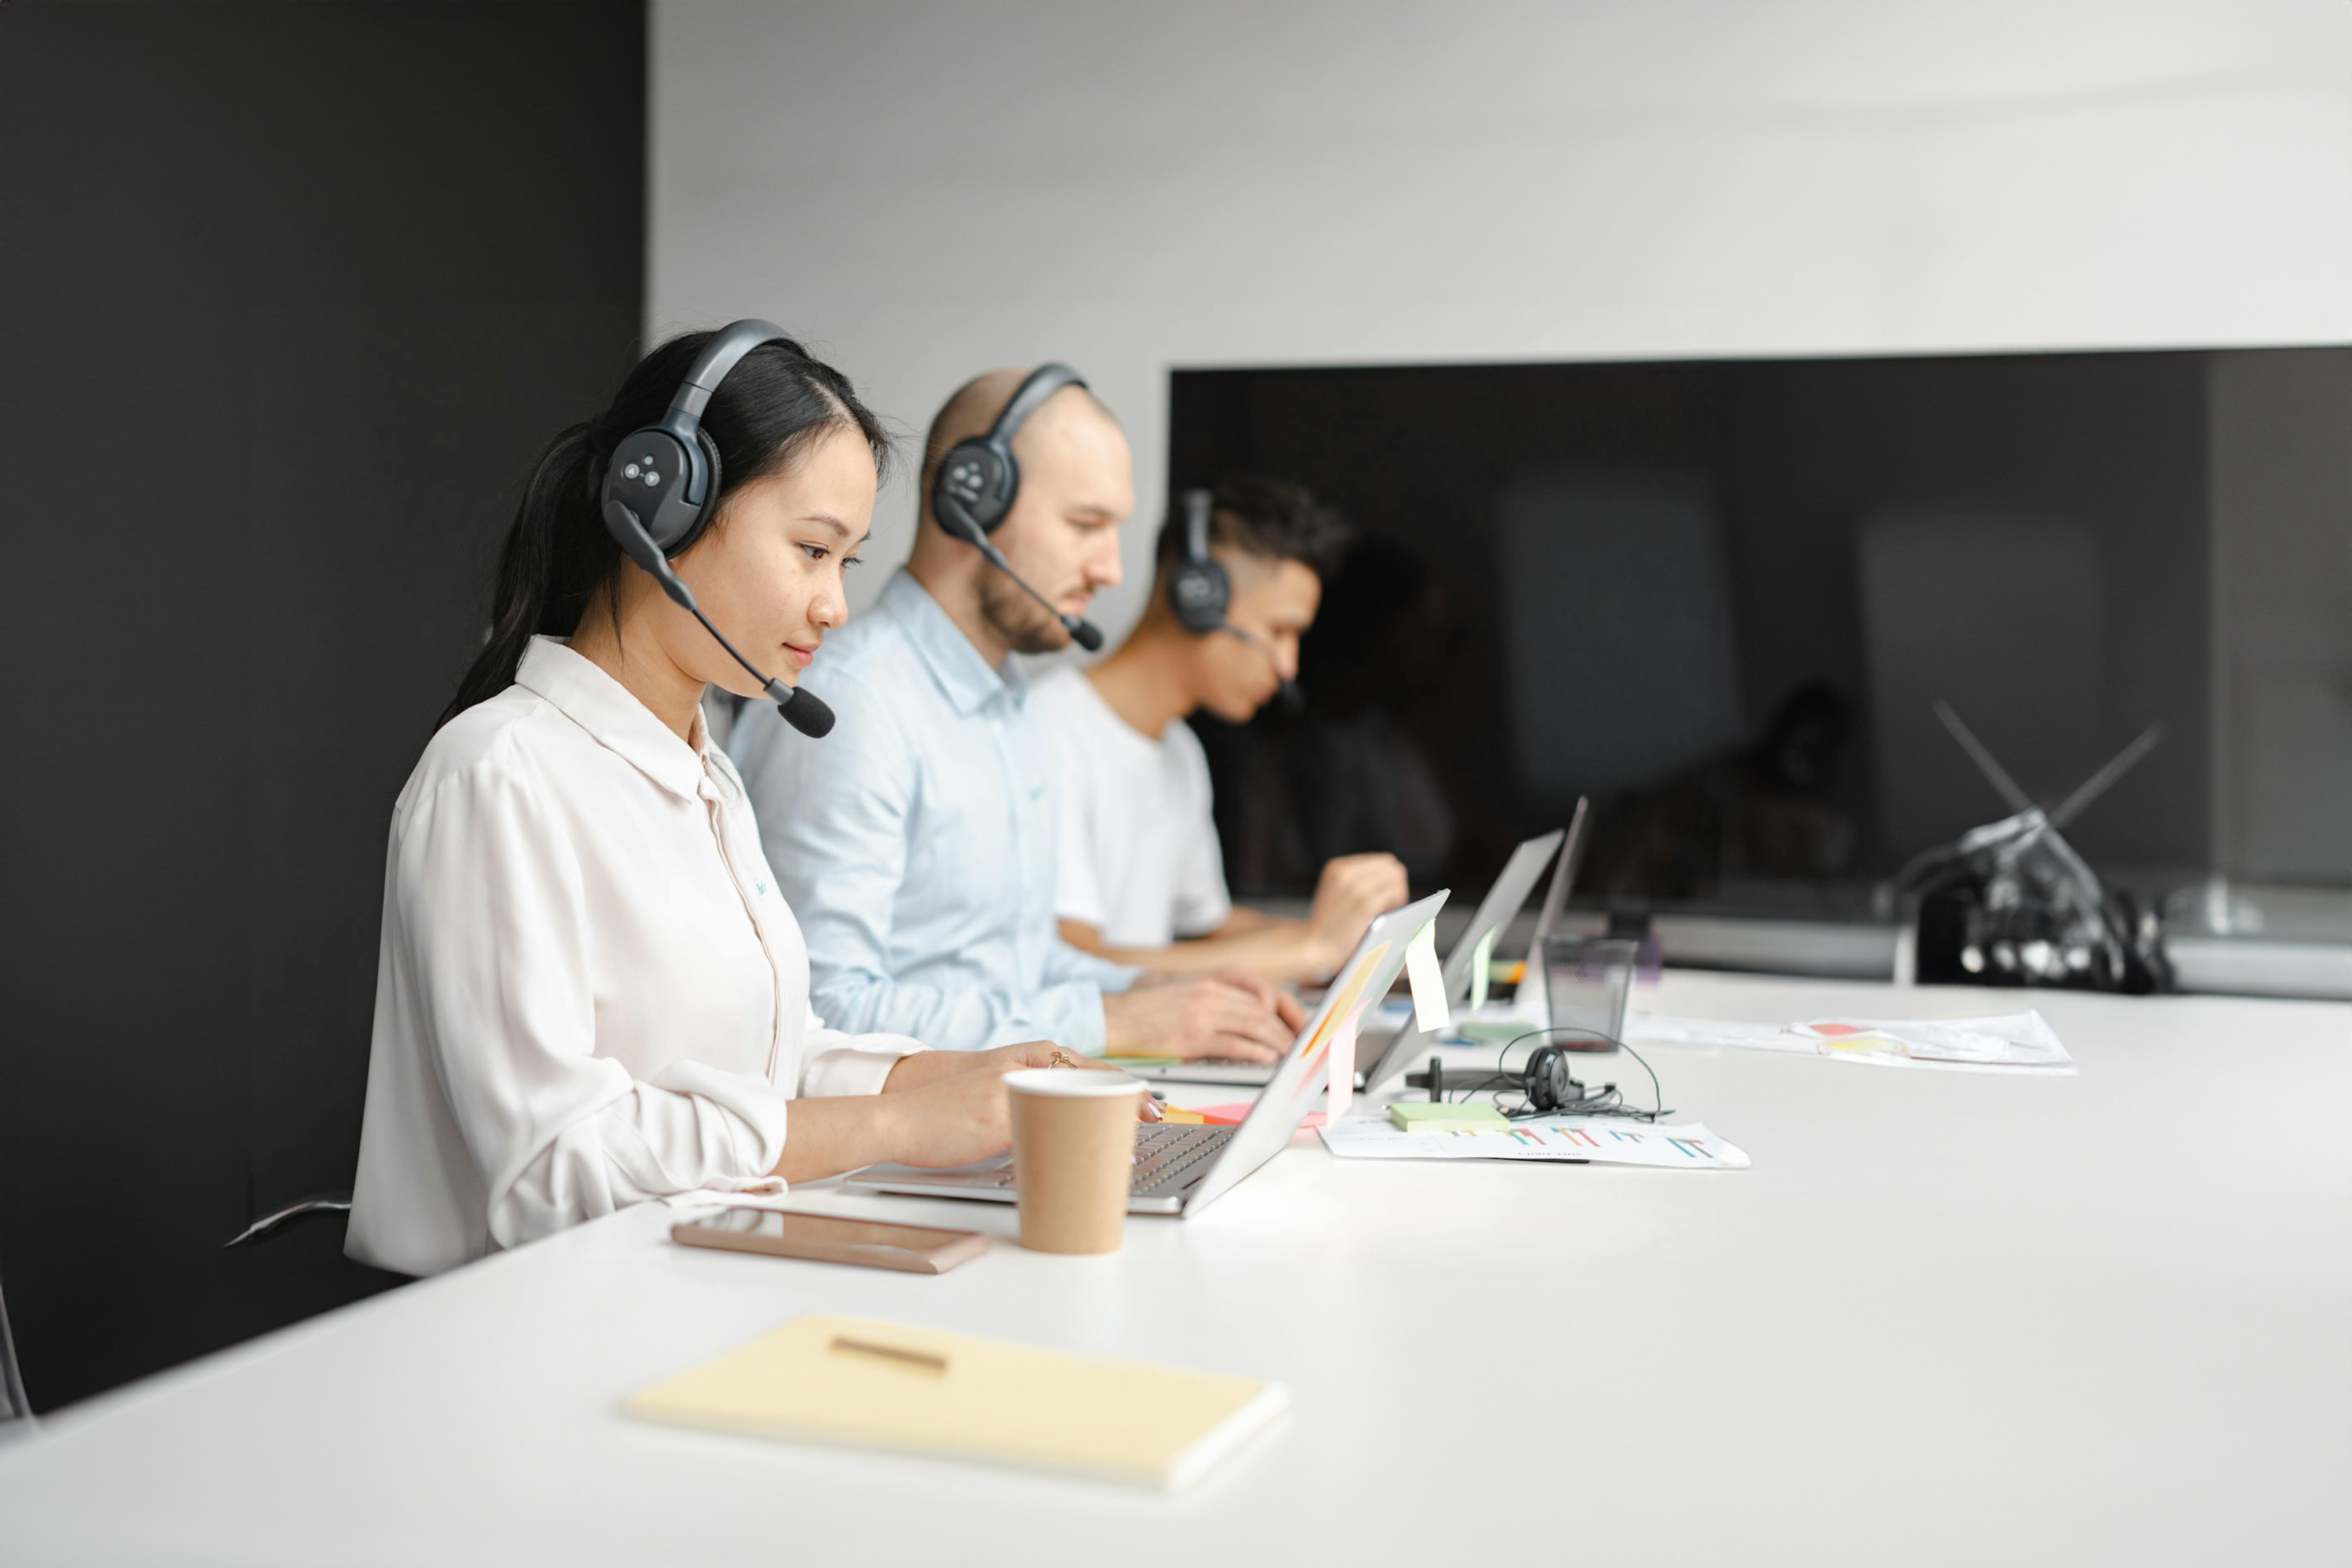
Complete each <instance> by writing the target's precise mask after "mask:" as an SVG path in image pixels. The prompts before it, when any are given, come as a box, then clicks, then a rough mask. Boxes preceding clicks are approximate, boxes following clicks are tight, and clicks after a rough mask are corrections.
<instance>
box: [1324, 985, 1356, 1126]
mask: <svg viewBox="0 0 2352 1568" xmlns="http://www.w3.org/2000/svg"><path fill="white" fill-rule="evenodd" d="M1357 1013H1358V1009H1355V1008H1350V1009H1349V1012H1348V1016H1346V1017H1345V1018H1342V1019H1341V1020H1340V1021H1339V1028H1337V1029H1336V1030H1334V1031H1332V1035H1331V1086H1330V1098H1329V1099H1328V1100H1325V1101H1324V1102H1323V1105H1324V1109H1325V1110H1328V1111H1329V1112H1330V1113H1331V1114H1332V1115H1334V1116H1345V1115H1347V1114H1348V1101H1349V1100H1351V1099H1352V1098H1354V1096H1355V1093H1356V1017H1357Z"/></svg>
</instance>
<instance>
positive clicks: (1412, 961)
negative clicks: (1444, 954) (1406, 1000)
mask: <svg viewBox="0 0 2352 1568" xmlns="http://www.w3.org/2000/svg"><path fill="white" fill-rule="evenodd" d="M1404 973H1405V978H1406V979H1408V980H1410V981H1411V982H1412V1026H1413V1027H1414V1028H1416V1029H1419V1030H1420V1031H1421V1032H1422V1033H1423V1034H1424V1035H1434V1034H1437V1033H1439V1032H1440V1031H1442V1030H1444V1029H1449V1028H1451V1027H1453V1026H1454V1015H1453V1012H1452V1011H1451V1010H1450V1009H1449V1008H1448V1007H1447V1006H1446V1005H1445V976H1444V973H1442V972H1441V971H1440V970H1439V968H1438V964H1437V922H1436V921H1430V922H1429V923H1428V924H1427V925H1424V926H1423V927H1422V928H1421V929H1420V930H1419V931H1415V932H1413V933H1412V941H1411V942H1407V943H1406V944H1405V949H1404Z"/></svg>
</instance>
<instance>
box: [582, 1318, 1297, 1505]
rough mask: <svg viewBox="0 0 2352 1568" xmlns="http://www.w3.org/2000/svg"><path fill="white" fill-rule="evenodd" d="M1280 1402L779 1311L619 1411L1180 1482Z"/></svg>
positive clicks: (1005, 1345)
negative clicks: (748, 1338)
mask: <svg viewBox="0 0 2352 1568" xmlns="http://www.w3.org/2000/svg"><path fill="white" fill-rule="evenodd" d="M1289 1407H1290V1391H1289V1390H1288V1389H1286V1388H1285V1387H1283V1385H1282V1384H1278V1383H1264V1382H1260V1381H1258V1380H1257V1379H1255V1378H1247V1377H1234V1376H1232V1375H1230V1374H1228V1373H1215V1372H1187V1371H1185V1370H1183V1369H1181V1368H1178V1367H1170V1366H1154V1365H1151V1364H1150V1363H1145V1362H1131V1361H1112V1360H1108V1359H1107V1358H1104V1357H1099V1356H1080V1355H1069V1354H1066V1353H1064V1352H1060V1351H1050V1350H1041V1349H1039V1348H1037V1347H1035V1346H1034V1345H1021V1344H1013V1343H1009V1342H1005V1341H1003V1340H984V1339H975V1338H973V1337H971V1336H970V1335H967V1334H950V1333H942V1332H940V1331H938V1330H936V1329H918V1328H911V1327H908V1326H907V1325H905V1324H901V1323H880V1322H874V1321H869V1320H866V1319H860V1318H820V1317H808V1318H794V1319H793V1321H791V1322H789V1323H786V1324H785V1325H784V1326H783V1327H782V1328H780V1329H777V1330H776V1331H774V1332H772V1333H770V1334H766V1335H764V1336H762V1337H761V1338H759V1339H756V1340H753V1341H752V1342H751V1343H750V1344H747V1345H744V1346H742V1347H740V1349H737V1350H732V1351H730V1352H727V1353H726V1354H725V1355H722V1356H720V1357H719V1358H718V1359H717V1360H715V1361H709V1362H705V1363H703V1364H702V1365H700V1366H698V1367H696V1368H694V1369H693V1370H692V1371H690V1372H685V1373H679V1374H678V1375H677V1376H676V1377H673V1378H671V1379H669V1380H668V1381H667V1382H665V1383H657V1384H654V1385H653V1386H652V1387H650V1388H645V1389H640V1390H639V1391H638V1392H637V1393H636V1394H634V1395H633V1396H631V1398H630V1400H629V1402H628V1405H627V1409H628V1413H629V1414H630V1415H636V1416H640V1417H643V1418H644V1419H646V1420H649V1421H667V1422H672V1423H675V1424H677V1425H678V1426H705V1427H711V1428H714V1429H717V1430H719V1431H727V1432H742V1433H748V1434H751V1436H761V1437H782V1438H787V1439H793V1440H797V1441H802V1442H812V1443H827V1444H843V1445H854V1446H856V1447H869V1448H898V1449H903V1450H906V1451H908V1452H912V1453H923V1454H944V1455H948V1456H950V1457H951V1458H964V1459H980V1460H984V1461H988V1462H991V1463H997V1464H1007V1465H1025V1466H1032V1467H1035V1468H1044V1469H1053V1470H1066V1471H1072V1472H1076V1473H1078V1474H1082V1475H1089V1476H1096V1477H1099V1478H1101V1479H1106V1480H1115V1481H1125V1482H1128V1483H1129V1484H1130V1485H1135V1486H1146V1487H1159V1488H1161V1489H1165V1490H1168V1491H1174V1490H1176V1489H1178V1488H1180V1487H1183V1486H1187V1485H1190V1484H1191V1483H1192V1480H1193V1479H1195V1478H1197V1477H1198V1476H1200V1475H1201V1473H1202V1471H1204V1470H1206V1469H1208V1468H1209V1467H1210V1466H1212V1465H1213V1464H1215V1463H1216V1462H1217V1461H1218V1460H1219V1459H1221V1458H1223V1457H1224V1456H1225V1455H1227V1454H1229V1453H1231V1452H1233V1451H1234V1449H1235V1448H1237V1447H1240V1446H1241V1445H1242V1443H1243V1442H1244V1440H1245V1439H1246V1438H1248V1437H1249V1436H1250V1435H1251V1434H1253V1433H1255V1432H1256V1431H1257V1430H1259V1429H1260V1428H1261V1427H1263V1426H1266V1425H1267V1424H1268V1423H1269V1422H1271V1421H1273V1420H1274V1418H1275V1417H1276V1416H1277V1415H1281V1414H1282V1413H1283V1412H1284V1411H1285V1410H1286V1409H1288V1408H1289Z"/></svg>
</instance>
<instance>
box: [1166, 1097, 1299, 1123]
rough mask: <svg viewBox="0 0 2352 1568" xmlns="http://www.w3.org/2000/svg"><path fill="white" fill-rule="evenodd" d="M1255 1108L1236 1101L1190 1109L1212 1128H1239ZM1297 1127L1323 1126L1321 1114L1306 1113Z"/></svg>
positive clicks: (1246, 1101) (1245, 1102) (1248, 1101)
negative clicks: (1303, 1119)
mask: <svg viewBox="0 0 2352 1568" xmlns="http://www.w3.org/2000/svg"><path fill="white" fill-rule="evenodd" d="M1192 1109H1193V1110H1195V1111H1197V1112H1199V1113H1200V1114H1201V1115H1202V1116H1205V1117H1207V1118H1208V1119H1209V1124H1210V1125H1211V1126H1213V1127H1239V1126H1240V1125H1241V1124H1242V1121H1243V1119H1244V1118H1245V1117H1247V1116H1248V1115H1249V1113H1250V1111H1251V1110H1253V1109H1255V1101H1254V1100H1234V1102H1233V1103H1232V1104H1231V1105H1196V1106H1194V1107H1193V1108H1192ZM1299 1125H1300V1126H1302V1127H1320V1126H1322V1125H1323V1113H1322V1112H1321V1111H1319V1110H1310V1111H1308V1112H1307V1120H1306V1121H1302V1122H1300V1123H1299Z"/></svg>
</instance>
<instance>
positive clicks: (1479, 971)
mask: <svg viewBox="0 0 2352 1568" xmlns="http://www.w3.org/2000/svg"><path fill="white" fill-rule="evenodd" d="M1496 929H1497V928H1496V927H1493V926H1489V927H1487V928H1486V935H1485V936H1482V937H1480V938H1479V939H1478V945H1477V946H1476V947H1475V948H1474V949H1472V950H1471V953H1470V1011H1472V1012H1473V1013H1475V1012H1476V1011H1477V1010H1478V1009H1479V1008H1481V1007H1484V1006H1485V1005H1486V982H1487V979H1488V978H1489V976H1490V975H1492V973H1494V968H1495V932H1496Z"/></svg>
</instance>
